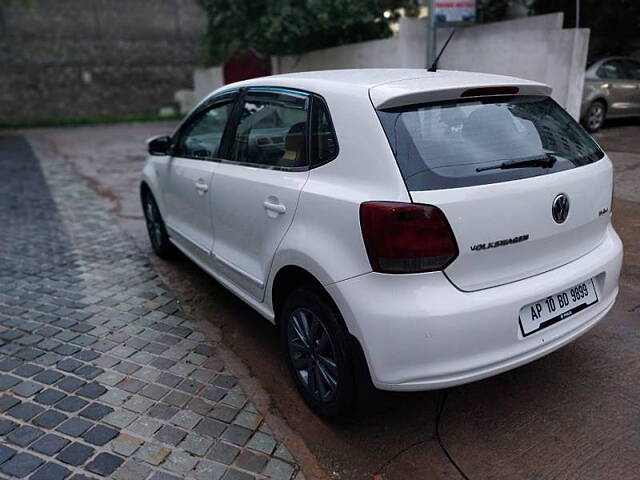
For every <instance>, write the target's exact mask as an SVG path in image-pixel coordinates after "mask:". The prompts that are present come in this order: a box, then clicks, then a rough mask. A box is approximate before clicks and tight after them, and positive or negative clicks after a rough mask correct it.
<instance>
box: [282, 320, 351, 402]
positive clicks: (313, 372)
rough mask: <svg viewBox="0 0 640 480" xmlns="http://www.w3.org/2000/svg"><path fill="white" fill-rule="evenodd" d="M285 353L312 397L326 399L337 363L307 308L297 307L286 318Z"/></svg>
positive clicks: (319, 324) (334, 388) (322, 330)
mask: <svg viewBox="0 0 640 480" xmlns="http://www.w3.org/2000/svg"><path fill="white" fill-rule="evenodd" d="M288 344H289V355H290V357H291V361H292V363H293V367H294V369H295V370H296V373H297V375H298V378H299V379H300V381H301V382H302V384H303V385H304V386H305V387H306V388H307V390H308V391H309V393H311V395H313V397H314V398H315V399H317V400H320V401H328V400H330V399H331V398H332V397H333V396H334V395H335V393H336V391H337V387H338V380H339V376H338V366H337V362H336V353H335V349H334V347H333V344H332V342H331V338H330V336H329V333H328V332H327V330H326V328H325V327H324V325H323V324H322V321H321V320H320V319H319V318H318V317H317V316H316V315H315V314H314V313H313V312H311V311H309V310H306V309H297V310H295V311H294V312H293V313H292V314H291V317H290V318H289V324H288Z"/></svg>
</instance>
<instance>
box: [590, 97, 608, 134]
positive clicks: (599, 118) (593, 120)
mask: <svg viewBox="0 0 640 480" xmlns="http://www.w3.org/2000/svg"><path fill="white" fill-rule="evenodd" d="M603 123H604V107H603V106H602V105H601V104H599V103H594V104H593V105H591V107H590V108H589V115H588V117H587V124H588V125H589V129H591V130H598V129H599V128H600V127H601V126H602V124H603Z"/></svg>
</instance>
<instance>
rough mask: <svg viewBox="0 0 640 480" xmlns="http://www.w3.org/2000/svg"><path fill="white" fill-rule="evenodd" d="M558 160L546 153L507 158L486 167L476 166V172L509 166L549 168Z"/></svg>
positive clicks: (502, 168)
mask: <svg viewBox="0 0 640 480" xmlns="http://www.w3.org/2000/svg"><path fill="white" fill-rule="evenodd" d="M557 161H558V159H557V158H556V157H554V156H553V155H551V154H550V153H547V154H545V155H543V156H540V157H529V158H521V159H519V160H509V161H506V162H501V163H498V164H497V165H490V166H488V167H478V168H476V172H484V171H486V170H508V169H510V168H533V167H542V168H551V167H553V166H554V165H555V163H556V162H557Z"/></svg>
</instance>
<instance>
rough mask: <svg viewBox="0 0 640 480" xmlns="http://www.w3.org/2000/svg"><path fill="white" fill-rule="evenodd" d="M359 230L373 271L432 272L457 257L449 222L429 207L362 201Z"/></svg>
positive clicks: (437, 210)
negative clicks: (360, 229)
mask: <svg viewBox="0 0 640 480" xmlns="http://www.w3.org/2000/svg"><path fill="white" fill-rule="evenodd" d="M360 227H361V228H362V238H363V240H364V245H365V247H366V249H367V254H368V255H369V261H370V262H371V268H372V269H373V270H374V271H376V272H382V273H418V272H432V271H435V270H442V269H443V268H445V267H446V266H447V265H449V264H450V263H451V262H452V261H453V260H454V259H455V258H456V257H457V256H458V245H457V244H456V239H455V237H454V235H453V231H452V230H451V227H450V226H449V222H448V221H447V219H446V217H445V216H444V214H443V213H442V212H441V211H440V209H438V208H437V207H434V206H432V205H417V204H413V203H395V202H365V203H363V204H362V205H360Z"/></svg>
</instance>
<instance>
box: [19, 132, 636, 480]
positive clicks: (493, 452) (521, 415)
mask: <svg viewBox="0 0 640 480" xmlns="http://www.w3.org/2000/svg"><path fill="white" fill-rule="evenodd" d="M172 128H173V124H169V123H155V124H132V125H112V126H95V127H77V128H63V129H47V130H30V131H28V132H26V134H27V136H28V138H29V139H30V141H31V142H32V144H34V145H36V146H37V147H38V148H39V149H41V150H42V151H48V152H50V154H51V155H56V156H60V157H61V158H64V159H65V160H66V161H67V162H68V163H69V164H70V165H72V166H73V168H74V169H75V171H76V172H77V173H78V174H79V175H81V176H82V177H83V178H84V179H85V180H86V181H87V183H88V184H89V185H90V186H91V187H92V188H93V189H94V190H95V191H96V192H98V193H99V194H100V195H101V197H102V199H103V201H104V205H105V206H106V208H107V209H108V210H109V211H110V212H111V213H113V214H114V215H115V216H116V217H117V218H118V219H119V220H120V221H121V223H122V225H123V226H124V227H125V229H126V230H127V231H128V232H129V233H130V234H131V235H132V237H133V238H134V239H135V241H136V243H137V244H138V245H139V246H140V248H141V249H142V250H143V252H144V253H146V254H147V255H149V259H150V261H151V262H152V264H153V266H154V268H155V269H156V271H157V272H158V273H159V274H160V275H161V277H162V279H163V281H164V282H165V283H166V284H167V285H168V286H169V287H170V288H171V289H172V290H173V291H174V292H175V294H176V295H177V297H178V298H179V299H180V301H181V305H182V306H183V308H184V309H185V311H186V312H187V313H188V314H189V315H191V316H192V317H193V318H196V319H199V320H203V321H206V322H210V323H211V324H212V325H215V326H216V327H218V328H219V329H220V332H221V336H222V342H223V344H224V345H226V346H227V347H228V348H229V349H230V350H232V351H233V352H234V353H235V354H236V355H237V356H238V357H239V358H240V359H241V361H242V362H241V363H238V364H237V365H236V367H237V368H239V369H241V370H242V371H243V372H245V373H244V374H245V376H246V377H247V379H248V380H247V381H248V382H251V381H253V382H255V383H256V384H257V385H261V386H262V387H264V389H265V390H266V392H267V393H268V395H267V396H265V397H262V398H263V400H264V403H263V408H267V410H268V411H269V412H270V413H271V414H273V415H274V416H275V417H277V418H281V419H283V420H284V422H285V423H286V424H287V425H288V426H290V427H291V428H292V429H293V431H294V432H296V433H297V434H298V435H299V437H300V438H296V439H295V441H291V442H290V443H289V444H287V446H288V447H289V448H290V450H291V452H292V454H293V455H294V456H295V457H296V459H298V460H299V461H300V458H301V457H304V458H303V459H302V462H303V463H304V461H305V459H307V457H306V456H305V455H307V452H308V451H307V450H306V447H308V448H309V449H310V451H311V453H312V455H313V456H315V459H317V461H318V462H319V465H320V466H321V467H322V468H323V469H324V470H325V472H326V474H327V475H328V476H330V477H334V478H340V479H366V478H371V477H372V476H375V475H380V477H378V478H384V479H407V478H443V479H449V478H450V479H457V478H461V474H460V473H459V471H458V470H457V469H456V468H455V467H454V465H453V463H452V461H453V462H455V463H456V464H457V465H458V466H459V468H460V469H461V470H462V471H463V472H464V473H465V474H466V475H467V477H469V478H472V479H476V478H586V479H596V478H605V477H606V478H617V479H626V478H628V479H631V478H637V477H638V471H639V469H640V383H639V382H638V374H639V372H640V333H639V332H640V330H639V329H638V327H639V325H640V244H639V241H638V239H639V238H640V126H639V125H638V124H633V123H618V124H614V125H611V126H609V127H608V128H605V129H604V130H603V131H602V132H601V133H600V134H598V135H597V136H596V138H597V140H598V141H599V142H600V143H601V145H602V147H603V148H604V149H605V150H606V151H607V153H608V154H609V155H610V157H611V158H612V160H613V162H614V164H615V170H616V172H615V183H616V190H615V196H616V198H615V202H614V208H613V218H614V224H615V226H616V228H617V230H618V232H619V233H620V235H621V237H622V238H623V241H624V243H625V263H624V269H623V274H622V278H621V289H620V295H619V297H618V301H617V303H616V305H615V307H614V309H613V310H612V311H611V313H609V315H608V316H607V318H606V319H605V320H604V321H603V322H601V324H600V325H598V326H597V327H596V328H595V329H593V330H592V331H591V332H589V333H588V334H587V335H585V336H584V337H582V338H580V339H579V340H577V341H576V342H574V343H572V344H571V345H569V346H567V347H565V348H563V349H561V350H560V351H558V352H555V353H554V354H551V355H549V356H548V357H545V358H543V359H541V360H539V361H536V362H534V363H532V364H529V365H526V366H524V367H521V368H518V369H516V370H514V371H511V372H507V373H505V374H502V375H499V376H497V377H494V378H490V379H487V380H483V381H480V382H476V383H473V384H470V385H465V386H461V387H457V388H453V389H450V390H449V391H448V392H447V396H446V402H445V405H444V410H443V412H442V415H441V418H440V423H439V432H440V437H441V440H442V444H443V445H444V446H446V448H447V450H448V452H449V454H450V456H451V459H452V461H450V459H449V458H447V456H446V455H445V453H444V451H443V449H442V446H441V444H439V443H438V442H437V441H436V440H435V437H434V432H435V421H436V405H437V402H438V400H439V399H440V398H441V397H440V396H441V395H442V394H441V393H440V392H426V393H412V394H379V395H377V396H376V398H375V399H372V400H374V401H373V402H372V403H373V407H372V408H370V409H368V410H367V411H363V412H360V414H359V415H358V416H357V417H356V418H354V419H353V420H352V421H350V422H348V423H345V424H340V425H335V424H330V423H327V422H325V421H323V420H321V419H319V418H318V417H316V416H315V415H313V414H312V413H311V412H310V411H309V410H308V409H307V408H306V406H305V405H304V403H303V402H302V401H301V400H300V398H299V397H298V395H297V394H296V392H295V390H294V386H293V384H292V382H291V381H290V380H289V376H288V373H287V371H286V367H285V364H284V362H283V360H282V357H281V355H280V352H279V351H278V347H277V338H276V334H275V331H274V329H273V328H272V327H271V325H269V324H268V323H267V322H266V321H264V320H263V319H262V318H261V317H260V316H259V315H257V314H256V313H254V312H253V311H252V310H251V309H249V308H248V307H246V306H245V305H244V304H243V303H242V302H240V301H239V300H237V299H236V298H235V297H234V296H233V295H231V294H230V293H228V292H227V291H226V290H225V289H224V288H222V287H221V286H220V285H218V284H217V283H216V282H215V281H213V280H212V279H210V278H208V277H207V276H206V275H205V274H204V273H203V272H202V271H200V270H199V269H198V268H197V267H195V266H194V265H193V264H192V263H191V262H189V261H188V260H186V259H179V260H177V261H175V262H165V261H161V260H159V259H157V258H156V257H154V256H153V255H152V254H151V252H150V249H149V246H148V242H147V239H146V238H145V236H146V233H145V230H144V226H143V219H142V213H141V211H140V208H139V205H138V197H137V178H138V173H139V171H140V169H141V168H142V165H143V162H144V156H145V152H144V143H143V141H144V139H145V138H147V137H149V136H151V135H154V134H160V133H168V132H170V131H171V129H172ZM308 460H309V462H311V463H313V459H308ZM321 475H322V472H320V471H319V470H317V471H316V470H314V472H313V473H312V474H311V475H310V474H309V473H308V472H307V476H321Z"/></svg>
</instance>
